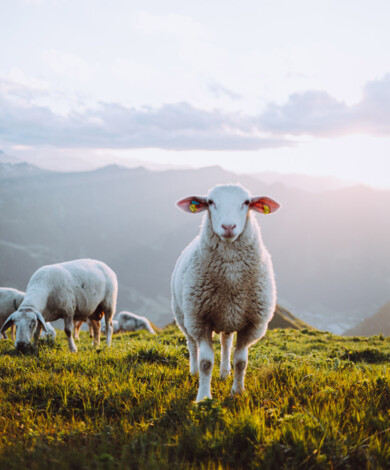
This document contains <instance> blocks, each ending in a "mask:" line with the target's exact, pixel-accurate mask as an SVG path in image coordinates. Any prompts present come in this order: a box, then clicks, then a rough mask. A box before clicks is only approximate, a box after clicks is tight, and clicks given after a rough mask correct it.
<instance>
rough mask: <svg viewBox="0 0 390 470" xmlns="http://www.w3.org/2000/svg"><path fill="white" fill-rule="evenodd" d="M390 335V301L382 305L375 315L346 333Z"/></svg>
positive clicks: (353, 334) (354, 334)
mask: <svg viewBox="0 0 390 470" xmlns="http://www.w3.org/2000/svg"><path fill="white" fill-rule="evenodd" d="M379 334H383V335H385V336H390V302H388V303H387V304H386V305H384V306H383V307H381V308H380V309H379V310H378V311H377V312H376V313H375V314H374V315H372V316H371V317H368V318H366V319H365V320H363V321H362V322H360V323H358V324H357V325H356V326H355V327H353V328H351V329H349V330H347V331H346V332H345V333H344V335H346V336H356V335H366V336H370V335H379Z"/></svg>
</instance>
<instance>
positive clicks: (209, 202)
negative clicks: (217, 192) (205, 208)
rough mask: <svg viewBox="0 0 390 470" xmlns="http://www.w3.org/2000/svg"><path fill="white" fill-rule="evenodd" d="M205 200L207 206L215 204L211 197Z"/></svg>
mask: <svg viewBox="0 0 390 470" xmlns="http://www.w3.org/2000/svg"><path fill="white" fill-rule="evenodd" d="M207 202H208V204H209V206H212V205H214V206H215V202H214V201H213V200H212V199H209V200H208V201H207Z"/></svg>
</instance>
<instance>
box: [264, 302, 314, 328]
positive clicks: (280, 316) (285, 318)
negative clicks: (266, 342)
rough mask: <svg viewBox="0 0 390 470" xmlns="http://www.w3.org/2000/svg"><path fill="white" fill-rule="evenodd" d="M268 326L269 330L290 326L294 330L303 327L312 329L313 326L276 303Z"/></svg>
mask: <svg viewBox="0 0 390 470" xmlns="http://www.w3.org/2000/svg"><path fill="white" fill-rule="evenodd" d="M268 328H269V329H270V330H274V329H275V328H292V329H294V330H302V329H304V328H307V329H308V330H312V329H313V327H311V326H310V325H308V324H307V323H305V322H304V321H302V320H300V319H299V318H297V317H296V316H295V315H293V314H292V313H291V312H289V311H288V310H287V309H286V308H284V307H281V306H280V305H276V309H275V313H274V316H273V318H272V320H271V321H270V322H269V324H268Z"/></svg>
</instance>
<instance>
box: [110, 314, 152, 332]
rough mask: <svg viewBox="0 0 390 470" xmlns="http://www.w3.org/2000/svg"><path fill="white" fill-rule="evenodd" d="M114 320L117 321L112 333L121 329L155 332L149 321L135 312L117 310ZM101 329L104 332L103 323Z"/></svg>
mask: <svg viewBox="0 0 390 470" xmlns="http://www.w3.org/2000/svg"><path fill="white" fill-rule="evenodd" d="M115 321H116V322H117V325H115V326H114V333H119V332H121V331H138V330H147V331H148V332H149V333H151V334H152V335H155V334H156V332H155V331H154V329H153V328H152V325H151V324H150V321H149V320H148V319H147V318H146V317H142V316H141V315H136V314H135V313H131V312H126V311H123V312H119V313H118V315H117V316H116V317H115V320H114V322H115ZM114 322H113V323H114ZM102 331H104V332H105V325H103V324H102Z"/></svg>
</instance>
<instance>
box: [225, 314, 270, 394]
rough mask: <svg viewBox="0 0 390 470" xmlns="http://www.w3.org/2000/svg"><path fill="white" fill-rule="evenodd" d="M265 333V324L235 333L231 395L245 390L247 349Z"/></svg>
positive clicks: (248, 327)
mask: <svg viewBox="0 0 390 470" xmlns="http://www.w3.org/2000/svg"><path fill="white" fill-rule="evenodd" d="M266 331H267V323H266V324H262V325H257V326H253V325H248V326H247V327H246V328H244V329H243V330H241V331H238V332H237V345H236V349H235V351H234V354H233V367H234V380H233V386H232V390H231V392H232V395H236V394H239V393H242V392H243V391H244V390H245V386H244V381H245V372H246V368H247V366H248V349H249V346H251V345H252V344H254V343H255V342H256V341H258V340H259V339H260V338H262V337H263V336H264V334H265V332H266Z"/></svg>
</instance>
